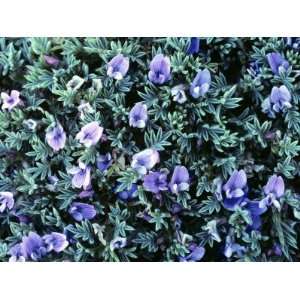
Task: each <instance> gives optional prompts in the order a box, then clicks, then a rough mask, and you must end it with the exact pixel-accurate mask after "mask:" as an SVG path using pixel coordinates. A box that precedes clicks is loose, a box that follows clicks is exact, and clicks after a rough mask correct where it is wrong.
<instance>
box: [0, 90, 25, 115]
mask: <svg viewBox="0 0 300 300" xmlns="http://www.w3.org/2000/svg"><path fill="white" fill-rule="evenodd" d="M1 99H2V101H3V104H2V109H8V110H9V111H11V110H12V109H13V108H14V107H15V106H17V105H18V104H19V103H20V102H21V99H20V93H19V92H18V91H16V90H12V91H11V92H10V95H8V94H6V93H1Z"/></svg>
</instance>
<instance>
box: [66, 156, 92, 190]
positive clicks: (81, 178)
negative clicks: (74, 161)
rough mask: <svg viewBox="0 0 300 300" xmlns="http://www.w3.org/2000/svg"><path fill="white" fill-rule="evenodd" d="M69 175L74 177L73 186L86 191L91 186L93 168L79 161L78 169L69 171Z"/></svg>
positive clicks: (74, 168)
mask: <svg viewBox="0 0 300 300" xmlns="http://www.w3.org/2000/svg"><path fill="white" fill-rule="evenodd" d="M68 173H69V174H72V175H73V178H72V185H73V187H76V188H79V189H80V188H81V187H82V188H83V189H84V190H86V189H87V188H88V187H89V186H90V184H91V167H89V166H87V165H85V164H84V163H83V162H81V161H79V163H78V167H73V168H71V169H69V170H68Z"/></svg>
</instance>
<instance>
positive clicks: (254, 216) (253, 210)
mask: <svg viewBox="0 0 300 300" xmlns="http://www.w3.org/2000/svg"><path fill="white" fill-rule="evenodd" d="M243 209H245V210H248V212H249V214H250V217H251V220H252V223H251V224H250V225H249V226H248V228H249V229H250V230H259V229H260V227H261V225H262V221H261V215H262V214H264V213H265V212H266V211H267V207H266V206H264V205H261V202H260V201H253V200H249V199H246V200H245V202H244V203H243Z"/></svg>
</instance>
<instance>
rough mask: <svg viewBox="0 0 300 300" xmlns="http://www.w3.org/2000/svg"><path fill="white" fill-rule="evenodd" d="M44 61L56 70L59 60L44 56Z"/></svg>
mask: <svg viewBox="0 0 300 300" xmlns="http://www.w3.org/2000/svg"><path fill="white" fill-rule="evenodd" d="M44 59H45V62H46V63H47V64H48V65H49V66H53V67H54V68H56V67H57V66H58V65H59V59H58V58H56V57H54V56H50V55H44Z"/></svg>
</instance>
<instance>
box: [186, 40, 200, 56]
mask: <svg viewBox="0 0 300 300" xmlns="http://www.w3.org/2000/svg"><path fill="white" fill-rule="evenodd" d="M189 42H190V43H189V47H188V49H187V51H186V53H187V54H188V55H191V54H197V53H198V52H199V49H200V38H197V37H192V38H190V41H189Z"/></svg>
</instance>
